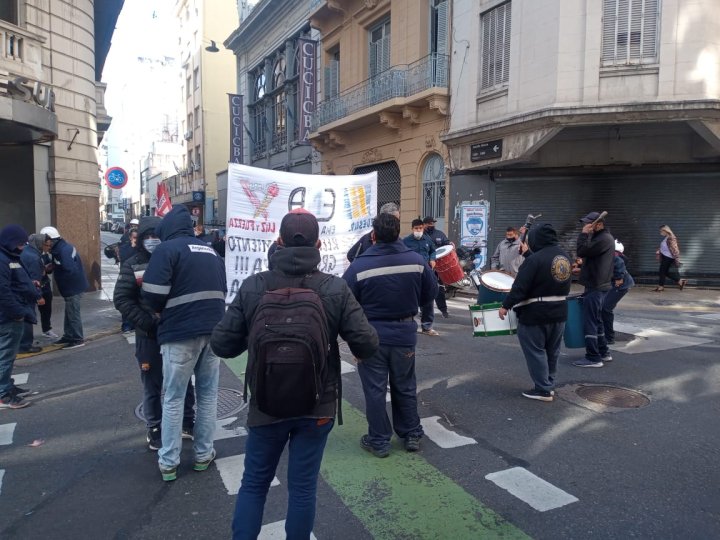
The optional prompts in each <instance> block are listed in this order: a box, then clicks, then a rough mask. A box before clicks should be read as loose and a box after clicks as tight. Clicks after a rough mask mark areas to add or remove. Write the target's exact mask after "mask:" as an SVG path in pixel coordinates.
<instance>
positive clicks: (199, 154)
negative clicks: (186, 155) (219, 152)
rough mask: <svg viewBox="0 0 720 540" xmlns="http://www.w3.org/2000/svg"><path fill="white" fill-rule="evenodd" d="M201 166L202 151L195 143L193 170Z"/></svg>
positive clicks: (197, 169)
mask: <svg viewBox="0 0 720 540" xmlns="http://www.w3.org/2000/svg"><path fill="white" fill-rule="evenodd" d="M201 167H202V151H201V150H200V145H197V146H196V147H195V170H196V171H199V170H200V168H201Z"/></svg>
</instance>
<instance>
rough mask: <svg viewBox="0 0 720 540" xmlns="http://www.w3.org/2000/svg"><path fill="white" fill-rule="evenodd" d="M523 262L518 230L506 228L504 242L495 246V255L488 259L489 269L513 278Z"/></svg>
mask: <svg viewBox="0 0 720 540" xmlns="http://www.w3.org/2000/svg"><path fill="white" fill-rule="evenodd" d="M526 249H527V247H526ZM524 260H525V257H524V256H523V249H522V245H521V242H520V237H519V235H518V230H517V229H516V228H515V227H508V228H507V229H506V230H505V240H503V241H502V242H500V243H499V244H498V245H497V247H496V248H495V253H493V255H492V257H490V269H491V270H502V271H503V272H505V273H506V274H510V275H511V276H512V277H515V276H517V273H518V269H519V268H520V265H521V264H522V263H523V261H524Z"/></svg>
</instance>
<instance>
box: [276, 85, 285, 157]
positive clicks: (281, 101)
mask: <svg viewBox="0 0 720 540" xmlns="http://www.w3.org/2000/svg"><path fill="white" fill-rule="evenodd" d="M286 103H287V95H286V94H285V92H284V91H283V92H278V93H277V94H275V99H274V101H273V107H274V111H273V116H274V118H275V129H274V130H273V148H276V149H280V148H282V147H283V146H285V143H287V110H286Z"/></svg>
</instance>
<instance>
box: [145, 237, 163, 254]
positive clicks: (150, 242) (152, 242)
mask: <svg viewBox="0 0 720 540" xmlns="http://www.w3.org/2000/svg"><path fill="white" fill-rule="evenodd" d="M159 245H160V239H159V238H146V239H145V240H143V247H145V249H146V250H147V251H148V253H152V252H153V251H155V248H156V247H158V246H159Z"/></svg>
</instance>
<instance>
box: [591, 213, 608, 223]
mask: <svg viewBox="0 0 720 540" xmlns="http://www.w3.org/2000/svg"><path fill="white" fill-rule="evenodd" d="M605 216H607V212H606V211H605V210H603V211H602V212H600V215H599V216H598V217H597V219H596V220H595V221H593V222H592V225H595V224H596V223H597V222H598V221H600V220H602V219H603V218H604V217H605Z"/></svg>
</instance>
